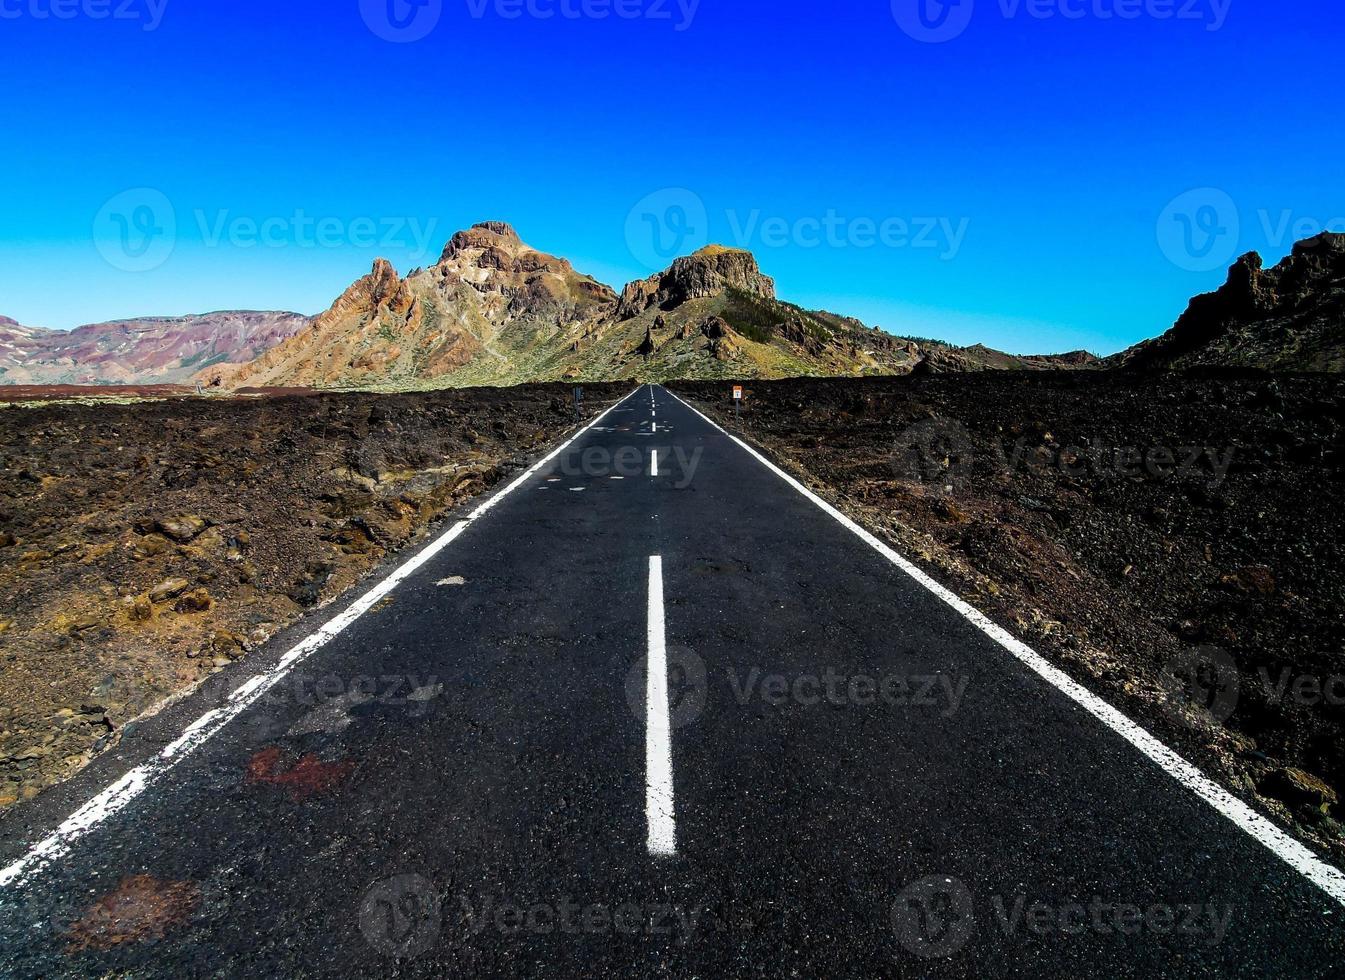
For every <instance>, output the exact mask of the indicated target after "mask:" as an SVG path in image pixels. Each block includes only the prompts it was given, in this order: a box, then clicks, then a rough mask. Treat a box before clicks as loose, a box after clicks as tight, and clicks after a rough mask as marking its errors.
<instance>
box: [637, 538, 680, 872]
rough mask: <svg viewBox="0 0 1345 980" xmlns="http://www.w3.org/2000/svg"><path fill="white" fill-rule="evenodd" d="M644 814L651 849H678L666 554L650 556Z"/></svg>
mask: <svg viewBox="0 0 1345 980" xmlns="http://www.w3.org/2000/svg"><path fill="white" fill-rule="evenodd" d="M645 675H646V676H645V718H646V721H645V797H644V809H645V818H646V820H647V821H648V824H649V839H648V845H649V853H650V854H653V855H656V856H660V857H667V856H671V855H673V854H676V853H677V821H676V818H675V817H674V814H673V775H672V724H671V721H670V719H669V713H668V651H667V648H666V645H665V641H664V626H663V558H662V557H661V556H659V555H653V556H651V557H650V559H649V661H648V665H647V667H646V669H645Z"/></svg>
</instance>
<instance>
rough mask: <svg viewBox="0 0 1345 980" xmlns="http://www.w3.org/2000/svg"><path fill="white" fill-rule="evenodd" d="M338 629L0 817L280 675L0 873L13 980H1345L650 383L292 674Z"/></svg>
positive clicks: (305, 627)
mask: <svg viewBox="0 0 1345 980" xmlns="http://www.w3.org/2000/svg"><path fill="white" fill-rule="evenodd" d="M655 427H656V428H655ZM655 456H656V458H657V467H656V469H657V475H654V471H655V466H654V464H653V460H654V458H655ZM404 560H405V558H403V561H404ZM394 572H395V568H394V567H390V568H389V573H394ZM339 611H340V607H337V608H335V609H329V610H326V611H325V612H324V613H322V614H320V615H319V616H318V617H317V618H310V619H309V620H308V621H306V622H304V623H302V624H300V626H299V627H297V628H296V629H295V630H293V631H291V632H290V633H289V634H287V635H286V636H284V637H280V638H277V640H276V641H275V642H274V643H273V644H272V645H271V647H270V648H268V650H266V651H262V652H261V653H259V654H258V655H256V656H254V657H252V658H249V660H248V661H245V662H243V663H241V664H238V665H235V667H234V668H231V669H230V670H229V671H227V672H226V673H225V674H224V675H222V678H223V679H222V680H221V682H220V684H219V685H213V686H211V687H209V688H208V689H206V690H203V691H201V692H199V693H198V694H197V695H196V696H194V697H193V698H190V699H188V700H187V701H186V702H184V703H183V704H180V705H177V706H175V707H174V708H172V709H171V710H169V711H168V712H165V713H164V714H163V715H162V716H160V717H158V718H156V719H154V720H152V721H150V722H148V723H146V724H144V725H142V726H140V727H139V728H138V729H137V730H136V731H135V732H134V733H133V734H131V735H128V736H127V738H126V739H125V740H124V743H123V745H122V747H121V748H119V749H118V750H116V751H115V752H113V753H111V754H110V755H109V756H106V757H104V758H102V759H100V760H98V762H97V763H95V765H93V766H91V767H90V768H89V770H87V771H86V772H85V773H84V774H82V775H81V776H80V777H79V778H77V779H76V780H74V781H72V782H71V783H70V784H68V785H66V786H64V787H61V788H60V789H58V790H56V791H53V792H51V793H48V794H44V796H43V797H41V798H40V799H39V800H38V801H37V803H36V804H35V805H33V806H29V807H25V808H22V809H21V810H20V812H19V813H18V814H15V815H11V816H9V817H7V818H6V820H5V821H4V822H3V823H0V866H3V865H8V866H11V867H13V864H12V863H13V862H16V861H20V860H22V859H23V858H24V855H25V853H27V852H28V851H29V849H30V848H31V847H32V846H33V845H34V844H35V843H36V842H38V841H40V840H42V839H43V838H44V837H45V836H46V835H47V834H49V833H50V832H51V830H52V828H54V827H55V826H56V825H57V824H59V823H60V822H61V821H62V820H64V819H65V818H66V817H68V816H69V814H70V813H72V812H73V811H74V810H75V809H76V808H77V807H79V806H80V805H81V804H82V803H84V802H85V801H87V800H89V799H90V798H91V797H93V796H94V794H96V793H97V792H98V791H99V790H100V789H102V788H103V787H105V786H107V785H108V784H110V783H113V782H115V781H116V780H117V779H118V778H119V777H121V776H122V774H123V773H125V772H126V771H127V770H128V769H131V767H133V766H142V765H144V764H146V760H150V761H151V762H152V760H154V759H155V758H156V756H157V757H160V758H161V757H162V753H163V751H164V750H165V748H166V747H169V746H171V745H172V743H174V741H175V740H177V739H178V738H179V736H181V734H182V733H183V731H184V729H186V728H187V727H188V726H189V725H191V723H192V722H193V720H194V719H196V718H197V717H199V716H201V715H202V713H203V712H205V711H207V710H210V709H214V708H219V707H220V706H221V705H227V704H229V703H231V702H230V701H229V699H228V694H229V692H230V691H233V690H236V689H237V688H239V687H240V686H241V685H244V684H246V683H248V682H249V679H250V678H252V677H253V676H256V675H258V672H261V671H271V673H270V674H267V675H265V676H269V677H271V678H272V679H275V678H277V677H278V678H279V679H278V680H275V683H274V686H272V687H271V688H270V690H269V691H268V692H267V693H266V694H265V696H263V697H261V698H260V699H258V700H256V701H255V702H252V703H250V704H249V705H248V707H247V708H246V710H241V711H239V712H238V713H237V717H233V718H232V719H230V720H229V721H228V723H227V724H225V725H223V726H222V727H220V728H219V729H218V731H217V732H216V733H215V734H214V735H213V737H211V738H209V740H207V741H204V743H203V744H200V745H199V746H197V747H195V749H194V750H193V751H191V752H190V754H184V755H183V756H182V757H181V758H180V761H177V762H176V764H175V765H173V766H172V767H171V768H167V769H164V770H163V771H159V770H155V772H156V775H155V776H154V778H153V779H152V780H151V781H149V782H148V784H147V785H146V787H145V788H144V789H143V792H140V793H139V794H138V795H135V796H134V798H133V799H130V801H129V802H127V803H126V805H125V806H124V807H122V808H121V809H119V810H116V812H114V813H112V814H111V815H109V816H106V817H105V818H102V819H99V820H97V821H94V820H90V821H89V826H88V828H87V830H84V831H82V832H76V833H75V834H73V835H71V836H70V838H69V840H68V842H67V843H68V852H67V853H64V854H56V855H55V856H53V857H52V859H51V860H50V861H49V862H47V863H45V864H44V865H42V866H38V863H33V862H30V864H29V865H27V866H25V867H24V868H23V869H22V873H21V874H16V875H14V876H13V877H12V878H11V880H10V881H9V883H8V884H7V885H4V886H3V887H0V976H4V977H37V976H42V977H55V976H109V975H113V976H122V975H126V976H135V977H142V976H149V977H159V976H162V977H187V976H221V977H223V976H229V977H232V976H275V977H306V976H342V977H344V976H411V977H421V976H424V977H441V976H466V977H485V976H518V975H524V976H562V977H563V976H620V977H633V976H664V975H669V976H707V977H717V976H772V977H773V976H826V977H840V976H907V975H909V976H925V975H935V976H966V977H986V976H1015V975H1023V976H1069V977H1108V978H1111V977H1126V976H1143V977H1151V976H1174V977H1189V976H1204V975H1210V976H1215V975H1217V976H1247V977H1265V976H1278V975H1283V976H1295V977H1326V976H1332V975H1335V976H1339V975H1341V970H1342V966H1341V964H1342V962H1345V957H1343V954H1345V938H1343V936H1345V933H1343V932H1342V927H1341V920H1342V917H1343V916H1345V909H1342V907H1341V905H1340V904H1338V902H1337V901H1336V900H1335V899H1333V898H1331V897H1330V896H1329V895H1327V894H1326V893H1325V892H1324V891H1322V890H1321V889H1320V888H1318V887H1317V886H1316V885H1314V884H1313V883H1312V882H1310V881H1309V880H1307V879H1306V878H1305V877H1303V876H1302V875H1300V874H1299V873H1298V872H1297V871H1295V870H1294V869H1292V868H1291V867H1290V866H1289V865H1288V864H1286V863H1285V862H1284V861H1283V860H1281V859H1280V858H1279V857H1277V856H1276V854H1274V853H1272V851H1271V850H1269V849H1268V848H1267V847H1265V846H1264V845H1263V844H1262V843H1260V842H1258V841H1257V840H1254V839H1253V838H1252V837H1251V836H1249V835H1248V834H1247V833H1245V832H1244V831H1243V830H1242V829H1239V828H1238V827H1237V826H1235V825H1234V824H1233V823H1232V822H1230V820H1229V819H1228V818H1227V817H1226V816H1224V815H1223V814H1221V813H1219V812H1217V811H1216V810H1215V809H1214V808H1213V807H1211V806H1210V805H1209V804H1208V803H1206V802H1205V801H1203V800H1201V799H1199V798H1198V797H1197V796H1196V795H1195V794H1193V793H1192V792H1191V791H1190V790H1189V789H1188V788H1187V787H1185V786H1183V785H1182V784H1181V783H1180V782H1178V781H1177V780H1176V779H1174V778H1172V776H1170V775H1169V774H1168V773H1167V772H1164V771H1163V770H1162V769H1161V768H1159V766H1157V765H1155V764H1154V763H1153V762H1152V761H1150V759H1148V758H1146V757H1145V756H1143V755H1142V754H1141V753H1140V752H1138V751H1136V749H1135V748H1134V747H1133V746H1132V745H1131V744H1130V743H1129V742H1127V741H1125V740H1124V739H1123V738H1121V737H1120V736H1119V735H1118V734H1117V733H1116V732H1115V731H1113V730H1111V729H1110V728H1108V727H1106V726H1105V725H1104V724H1102V723H1100V722H1099V721H1098V719H1097V718H1095V717H1094V716H1093V715H1091V714H1089V713H1088V712H1086V711H1084V710H1083V709H1082V708H1081V707H1080V706H1079V705H1078V704H1076V703H1075V702H1074V701H1071V700H1070V699H1069V698H1067V697H1065V696H1064V695H1062V694H1061V692H1060V691H1059V690H1057V689H1056V688H1055V687H1053V686H1052V685H1051V684H1049V683H1046V682H1045V681H1044V680H1043V679H1042V677H1041V676H1039V675H1038V674H1036V673H1034V672H1032V671H1031V670H1029V669H1027V667H1025V666H1024V664H1023V663H1021V662H1020V661H1019V660H1017V659H1015V658H1014V657H1012V656H1010V655H1009V654H1008V653H1006V651H1005V649H1004V648H1003V647H1001V646H1000V645H998V644H997V643H995V642H994V641H993V640H991V639H990V638H989V637H987V636H986V634H985V633H984V632H983V631H981V630H980V629H978V628H976V627H975V626H974V625H973V624H972V623H970V622H969V621H968V620H967V619H965V618H964V617H962V616H961V615H959V614H958V613H957V612H956V611H955V610H953V609H952V608H950V607H949V606H948V605H947V604H945V603H944V602H942V601H941V600H940V599H939V598H937V597H936V596H935V595H933V594H932V593H931V592H929V591H928V590H927V589H925V588H923V587H922V586H921V585H920V584H918V583H917V582H915V581H914V580H913V579H912V578H911V577H910V576H909V575H907V574H906V573H905V572H904V571H902V570H901V569H900V568H898V567H896V566H894V565H893V564H892V563H891V562H889V561H887V560H886V559H885V558H883V557H882V556H881V555H880V554H878V553H877V552H875V551H874V550H873V549H872V548H870V547H869V546H868V545H866V544H865V543H864V541H862V540H861V539H860V538H858V537H857V536H856V535H855V534H854V533H852V532H851V531H850V530H848V529H847V528H846V527H845V526H843V525H842V524H841V523H839V522H838V521H836V520H835V519H834V518H833V517H831V516H829V515H828V514H827V513H825V512H824V511H823V510H821V509H819V508H818V507H817V506H816V505H815V504H814V503H813V502H811V501H810V500H808V499H807V498H806V497H804V496H803V495H801V494H800V493H798V492H797V491H796V490H795V489H793V488H792V487H790V486H789V485H788V484H787V483H785V482H784V481H782V480H781V479H780V477H779V476H778V475H776V474H775V473H773V472H772V471H771V470H769V469H767V468H766V467H765V466H763V465H762V464H761V463H760V462H759V461H758V460H756V459H754V458H753V457H752V456H751V455H750V454H749V453H748V452H747V451H746V450H744V449H743V448H742V447H741V446H739V445H738V444H736V443H735V442H734V441H732V440H731V439H730V438H729V437H728V436H727V435H726V434H724V433H723V432H721V431H720V430H718V429H717V428H715V427H713V426H712V425H710V424H709V423H707V422H706V421H705V420H704V419H702V418H701V417H700V416H698V415H697V414H695V413H693V412H692V411H691V410H690V409H688V408H686V407H684V406H683V405H682V404H680V403H679V402H678V401H676V400H675V399H674V398H673V397H672V396H671V395H670V394H669V393H667V392H666V391H664V390H663V389H661V388H649V387H646V388H642V389H640V390H639V391H637V392H635V393H634V394H633V395H632V396H631V397H629V398H627V399H626V400H625V401H623V402H622V403H620V404H619V405H618V406H617V407H615V408H614V409H613V410H612V411H611V413H610V414H608V415H606V416H605V417H604V418H603V419H602V420H601V421H600V422H599V423H598V424H597V425H595V426H594V427H593V428H591V429H589V430H588V431H586V432H585V433H583V434H581V435H580V436H579V438H578V439H577V440H576V441H575V442H574V443H572V444H571V446H570V447H569V448H568V449H566V450H565V451H563V452H562V453H561V454H560V455H559V456H558V457H556V458H555V459H554V460H552V461H551V462H549V463H547V464H545V465H544V466H542V467H541V468H540V469H538V470H537V472H536V473H535V474H533V475H532V476H530V477H528V479H526V480H525V481H524V482H522V483H521V484H520V485H519V486H518V487H517V489H515V490H513V491H512V492H510V493H508V495H507V496H504V497H502V498H500V499H498V500H497V501H496V502H495V504H494V505H493V506H492V507H491V508H490V509H489V512H488V513H484V514H482V515H481V516H480V517H479V519H477V520H474V521H472V522H471V523H470V524H469V525H468V526H466V527H465V528H460V529H459V531H458V533H457V535H456V537H455V538H454V539H453V540H451V542H449V543H447V544H446V545H444V546H442V547H441V548H440V550H437V551H435V552H434V553H433V554H432V555H431V556H430V557H429V558H428V559H427V560H425V561H424V562H423V564H421V565H420V566H419V567H417V568H415V570H414V571H412V572H411V573H410V574H406V575H405V576H404V577H403V578H401V579H400V580H399V582H398V584H397V585H396V587H395V589H393V590H392V591H390V592H389V593H388V595H387V597H386V598H385V599H383V600H382V601H380V602H378V603H376V604H375V605H374V607H373V608H372V609H370V610H369V611H368V612H365V613H363V614H362V615H359V616H358V617H356V618H354V619H353V621H352V622H350V623H349V625H348V626H347V627H346V628H345V629H344V631H342V632H340V633H339V635H336V636H335V637H334V638H332V639H330V640H329V641H328V642H326V644H325V645H322V646H321V647H320V648H319V649H316V650H315V651H313V652H312V653H311V654H310V655H309V656H308V657H307V659H303V660H301V661H298V662H297V663H295V664H293V665H291V666H290V667H289V669H288V671H284V670H283V669H277V668H276V664H277V663H278V661H279V659H280V657H281V656H282V655H283V654H284V653H285V652H286V651H287V650H288V649H290V648H291V647H292V646H293V645H294V643H296V642H297V641H299V640H301V639H302V638H303V637H304V636H306V635H308V634H311V633H312V632H313V631H314V630H315V629H316V628H317V627H318V626H320V625H322V623H323V622H324V621H325V620H326V619H327V618H330V617H331V616H332V615H333V614H334V613H336V612H339ZM646 664H653V665H654V666H655V669H654V670H653V671H648V670H646ZM660 668H662V669H660ZM178 744H179V745H181V744H182V743H180V742H179V743H178ZM170 751H171V750H170Z"/></svg>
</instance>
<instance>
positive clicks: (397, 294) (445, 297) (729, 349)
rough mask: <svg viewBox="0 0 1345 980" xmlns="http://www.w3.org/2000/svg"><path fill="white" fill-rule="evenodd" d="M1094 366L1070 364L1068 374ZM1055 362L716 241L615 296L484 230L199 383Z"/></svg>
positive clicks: (603, 377) (493, 228) (760, 372)
mask: <svg viewBox="0 0 1345 980" xmlns="http://www.w3.org/2000/svg"><path fill="white" fill-rule="evenodd" d="M1092 360H1093V359H1092V358H1091V355H1086V354H1078V355H1073V356H1072V360H1070V361H1069V362H1068V366H1087V365H1088V364H1089V363H1092ZM1061 366H1066V362H1062V361H1058V360H1056V359H1054V358H1050V357H1046V358H1018V357H1014V356H1012V355H1009V354H1002V353H999V352H997V351H990V350H988V349H987V348H962V349H959V348H954V347H950V346H948V345H942V344H938V343H934V342H929V341H915V340H909V339H905V338H899V337H895V336H893V335H891V334H888V333H884V332H883V331H881V330H878V329H877V328H870V327H867V326H865V325H864V324H862V323H860V322H859V321H858V320H855V319H852V318H849V317H843V316H838V315H836V314H833V313H827V312H823V311H813V310H805V309H803V308H801V307H798V306H794V305H792V304H790V303H785V302H782V301H781V300H779V299H778V298H777V296H776V292H775V283H774V282H773V281H772V280H771V278H770V277H769V276H767V275H765V274H763V273H762V272H761V270H760V268H759V267H758V265H757V261H756V258H755V257H754V256H753V255H752V254H751V253H750V252H747V251H743V250H741V249H732V248H726V247H724V246H718V245H712V246H708V247H706V248H703V249H701V250H700V251H698V252H696V253H695V254H694V255H689V256H684V257H682V258H679V259H677V260H675V261H674V262H673V263H672V265H671V266H670V267H669V268H668V269H666V270H664V271H663V272H660V273H658V274H656V275H654V276H651V277H649V278H648V279H644V280H639V281H637V282H633V283H630V284H629V285H627V286H626V287H625V289H624V290H623V291H622V292H621V294H620V295H618V294H617V293H616V292H615V291H613V290H612V289H611V288H609V287H607V286H605V285H603V284H602V283H600V282H598V281H597V280H595V279H593V278H592V277H590V276H586V275H583V274H581V273H579V272H576V271H575V269H574V267H573V266H572V265H571V264H570V263H569V262H567V261H566V260H565V259H562V258H557V257H556V256H552V255H547V254H546V253H543V252H539V251H538V250H536V249H534V248H532V247H530V246H528V245H526V244H525V243H524V242H523V241H522V239H520V238H519V236H518V234H517V232H515V231H514V229H513V228H512V227H511V226H509V225H508V224H505V223H503V222H498V221H488V222H483V223H481V224H477V225H474V226H472V227H471V228H469V229H467V230H466V231H460V232H458V233H457V234H455V235H454V236H453V238H452V240H450V242H449V243H448V246H447V247H446V248H445V249H444V253H443V255H442V256H441V257H440V260H439V262H438V263H436V264H435V265H434V266H432V267H430V268H428V269H418V270H416V271H414V272H412V273H410V274H409V275H407V276H406V277H405V278H402V277H400V276H398V274H397V273H396V271H395V270H394V269H393V268H392V266H391V265H390V264H389V263H387V262H386V261H383V260H379V261H378V262H376V263H375V265H374V268H373V270H372V272H371V273H370V274H369V275H368V276H366V277H364V278H363V279H361V280H359V281H358V282H356V283H355V284H354V285H353V286H351V287H350V289H348V290H347V291H346V292H345V293H344V294H343V295H342V296H341V297H340V298H339V299H338V300H337V301H336V303H335V304H333V306H332V307H331V309H329V310H327V311H326V312H325V313H323V314H321V315H320V316H318V317H317V318H315V319H314V320H313V322H312V324H311V326H310V327H309V328H308V329H307V330H304V331H302V332H300V333H299V334H297V335H295V336H294V337H292V338H290V339H289V340H287V341H285V342H284V343H282V344H280V345H279V346H278V347H276V348H275V349H273V350H271V351H268V352H267V353H266V354H264V355H262V356H261V357H259V358H258V359H257V360H255V361H253V362H251V363H248V364H242V365H237V366H229V367H225V368H223V369H210V370H208V371H205V372H203V373H202V374H201V375H200V377H201V378H202V380H207V381H211V382H213V381H214V380H215V379H216V378H218V379H219V380H220V381H221V383H222V384H224V385H225V386H227V387H243V386H284V387H289V386H316V387H370V386H384V385H390V386H393V387H404V388H416V387H440V386H450V387H455V386H461V385H480V384H491V385H504V384H517V383H522V382H530V381H562V380H577V381H586V382H596V381H612V380H667V379H672V378H782V377H792V376H806V375H828V376H858V375H883V374H907V373H910V372H911V371H913V370H915V369H917V368H922V367H923V368H924V369H929V370H940V371H942V370H949V371H962V370H983V369H990V368H1001V367H1002V368H1019V369H1043V368H1054V367H1061Z"/></svg>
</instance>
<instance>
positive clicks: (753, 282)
mask: <svg viewBox="0 0 1345 980" xmlns="http://www.w3.org/2000/svg"><path fill="white" fill-rule="evenodd" d="M729 289H737V290H739V291H741V292H744V293H749V294H751V295H753V296H758V297H760V298H762V299H768V300H773V299H775V280H773V279H772V278H771V277H770V276H767V275H763V274H762V272H761V268H760V266H758V265H757V260H756V256H754V255H753V254H752V253H751V252H748V251H745V250H743V249H733V248H727V247H725V246H723V245H707V246H706V247H705V248H702V249H701V250H700V251H698V252H695V253H694V254H692V255H684V256H682V257H681V258H679V259H675V260H673V264H672V265H671V266H669V267H668V268H667V269H665V270H664V271H663V272H660V273H658V274H657V275H654V276H650V277H649V278H648V279H642V280H639V281H637V282H633V283H630V284H629V285H628V286H626V288H625V289H624V290H623V291H622V293H621V308H620V315H621V316H622V317H626V318H629V317H633V316H638V315H639V314H640V313H642V312H644V311H645V310H647V309H649V308H650V307H651V306H660V307H665V308H666V307H673V306H679V305H681V304H682V303H685V302H686V301H687V300H692V299H700V298H703V297H706V296H718V295H720V294H722V293H724V292H727V291H728V290H729Z"/></svg>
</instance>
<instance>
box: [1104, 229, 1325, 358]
mask: <svg viewBox="0 0 1345 980" xmlns="http://www.w3.org/2000/svg"><path fill="white" fill-rule="evenodd" d="M1109 363H1110V364H1112V365H1116V366H1121V367H1124V368H1127V369H1131V370H1168V369H1182V368H1191V367H1210V366H1215V367H1242V368H1262V369H1265V370H1271V371H1332V372H1338V371H1345V235H1341V234H1334V233H1331V232H1326V233H1324V234H1321V235H1318V236H1317V237H1315V238H1309V239H1306V240H1304V241H1301V242H1299V243H1297V244H1296V245H1295V246H1294V249H1293V252H1292V253H1291V254H1290V255H1289V256H1287V257H1286V258H1285V259H1284V261H1282V262H1280V263H1279V264H1278V265H1276V266H1274V267H1273V268H1271V269H1266V268H1264V264H1263V262H1262V259H1261V256H1260V255H1259V254H1257V253H1256V252H1249V253H1248V254H1246V255H1244V256H1242V258H1240V259H1238V261H1237V262H1236V263H1235V264H1234V265H1233V267H1232V268H1231V269H1230V270H1229V273H1228V281H1227V282H1226V283H1224V285H1223V286H1222V287H1220V288H1219V289H1218V290H1216V291H1215V292H1213V293H1206V294H1204V295H1202V296H1197V297H1196V298H1195V299H1193V300H1192V301H1191V304H1190V306H1189V307H1187V309H1186V312H1185V313H1183V314H1182V316H1181V318H1180V319H1178V320H1177V322H1176V324H1175V325H1174V326H1173V327H1172V329H1171V330H1169V331H1168V332H1167V333H1165V334H1163V335H1162V336H1161V337H1156V338H1154V339H1153V340H1146V341H1144V342H1143V343H1141V344H1138V345H1136V346H1135V347H1132V348H1130V349H1129V350H1127V351H1124V352H1123V353H1121V354H1118V355H1116V357H1114V358H1112V359H1110V362H1109Z"/></svg>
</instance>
